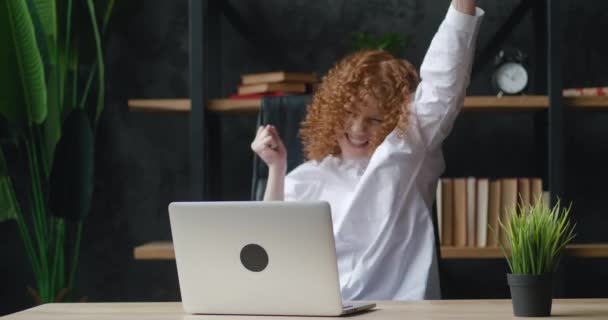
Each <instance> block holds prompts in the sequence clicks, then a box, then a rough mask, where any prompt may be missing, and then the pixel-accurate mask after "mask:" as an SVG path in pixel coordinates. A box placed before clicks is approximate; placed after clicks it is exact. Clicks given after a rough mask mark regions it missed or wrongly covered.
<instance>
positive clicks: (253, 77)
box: [241, 71, 318, 85]
mask: <svg viewBox="0 0 608 320" xmlns="http://www.w3.org/2000/svg"><path fill="white" fill-rule="evenodd" d="M317 81H318V79H317V75H316V74H314V73H301V72H285V71H276V72H266V73H254V74H244V75H242V76H241V83H242V84H243V85H250V84H261V83H277V82H299V83H314V82H317Z"/></svg>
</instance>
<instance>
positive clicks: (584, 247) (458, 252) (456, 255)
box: [133, 241, 608, 260]
mask: <svg viewBox="0 0 608 320" xmlns="http://www.w3.org/2000/svg"><path fill="white" fill-rule="evenodd" d="M565 254H566V255H568V256H571V257H585V258H606V257H608V243H589V244H572V245H569V246H568V247H566V251H565ZM133 256H134V257H135V259H136V260H174V259H175V253H174V252H173V243H172V242H171V241H156V242H150V243H146V244H143V245H140V246H137V247H135V248H134V249H133ZM441 258H443V259H504V256H503V254H502V251H500V249H499V248H467V247H462V248H457V247H441Z"/></svg>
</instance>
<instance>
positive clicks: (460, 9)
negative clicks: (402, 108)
mask: <svg viewBox="0 0 608 320" xmlns="http://www.w3.org/2000/svg"><path fill="white" fill-rule="evenodd" d="M475 2H476V1H475V0H452V4H451V6H450V8H449V10H448V12H447V14H446V16H445V19H444V20H443V22H442V23H441V25H440V26H439V29H438V30H437V33H436V34H435V36H434V38H433V40H432V41H431V45H430V46H429V49H428V51H427V54H426V56H425V57H424V61H423V63H422V66H421V67H420V78H421V82H420V85H419V86H418V88H417V90H416V93H415V95H414V99H413V102H412V103H413V104H412V111H413V115H414V116H415V117H416V119H417V122H418V127H419V131H420V134H421V137H422V139H423V140H424V143H425V144H426V145H427V147H428V148H435V147H437V146H439V145H440V144H441V142H442V141H443V140H444V139H445V137H447V135H448V134H449V132H450V130H451V128H452V125H453V122H454V120H455V119H456V116H457V115H458V113H459V111H460V109H461V107H462V104H463V102H464V97H465V95H466V88H467V87H468V85H469V75H470V72H471V65H472V60H473V56H474V51H475V42H476V38H477V31H478V29H479V24H480V22H481V16H482V15H483V11H482V10H481V9H479V8H476V7H475Z"/></svg>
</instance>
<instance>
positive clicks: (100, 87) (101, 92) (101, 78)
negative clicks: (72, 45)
mask: <svg viewBox="0 0 608 320" xmlns="http://www.w3.org/2000/svg"><path fill="white" fill-rule="evenodd" d="M87 5H88V7H89V17H90V18H91V26H92V27H93V36H94V39H95V48H96V50H95V51H96V58H97V80H98V84H97V108H96V109H95V117H94V120H95V121H94V123H97V121H98V120H99V117H100V116H101V112H102V111H103V106H104V96H105V83H104V82H105V71H104V70H105V67H104V62H103V53H102V47H101V36H100V34H99V27H98V23H97V15H96V14H95V5H94V4H93V0H87Z"/></svg>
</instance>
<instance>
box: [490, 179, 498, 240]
mask: <svg viewBox="0 0 608 320" xmlns="http://www.w3.org/2000/svg"><path fill="white" fill-rule="evenodd" d="M500 187H501V184H500V180H492V181H490V187H489V189H490V190H489V199H488V230H487V233H488V235H489V236H488V239H487V240H488V241H487V245H488V247H496V246H497V245H498V241H497V240H498V234H499V232H500V229H499V228H498V227H499V225H498V219H499V217H500V194H501V190H500Z"/></svg>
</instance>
